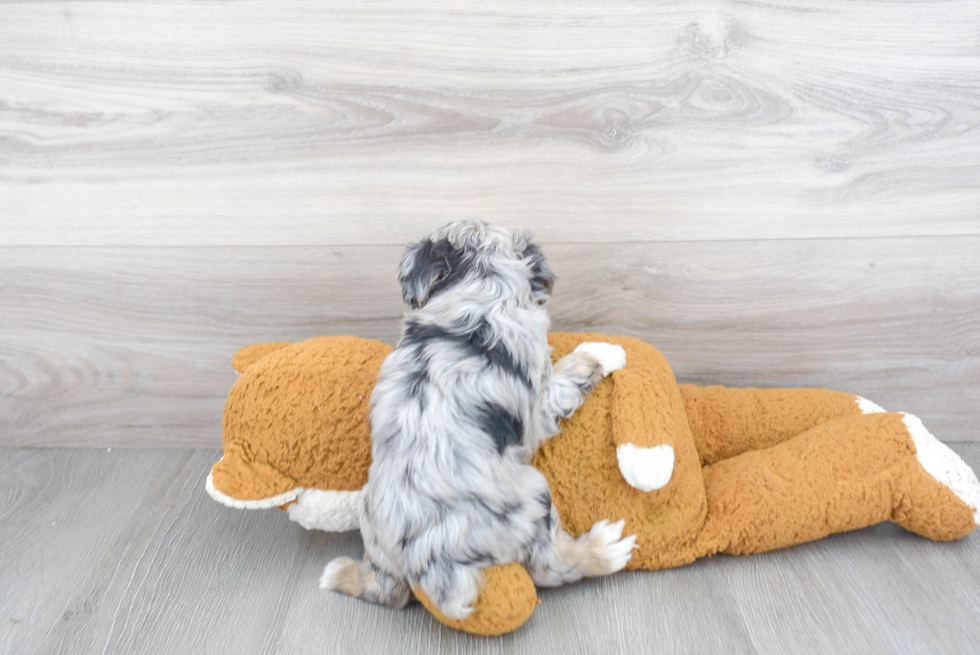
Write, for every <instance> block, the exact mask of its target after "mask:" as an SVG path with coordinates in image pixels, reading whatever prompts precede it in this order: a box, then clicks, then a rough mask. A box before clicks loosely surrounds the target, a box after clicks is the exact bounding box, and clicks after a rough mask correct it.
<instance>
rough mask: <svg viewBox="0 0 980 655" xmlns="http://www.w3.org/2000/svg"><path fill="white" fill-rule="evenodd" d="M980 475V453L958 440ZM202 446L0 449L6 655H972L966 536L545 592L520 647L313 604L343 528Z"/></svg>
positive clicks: (976, 549)
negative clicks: (248, 494) (215, 486)
mask: <svg viewBox="0 0 980 655" xmlns="http://www.w3.org/2000/svg"><path fill="white" fill-rule="evenodd" d="M952 446H953V448H954V450H956V451H957V452H959V453H960V454H961V455H962V456H963V457H964V459H966V461H967V462H968V463H969V464H970V465H971V466H973V468H974V469H977V470H980V444H976V443H970V444H962V443H960V444H952ZM217 457H219V453H218V452H217V451H214V450H178V449H171V450H121V449H112V450H111V451H107V450H36V449H22V450H17V449H13V450H3V451H0V652H2V653H8V654H10V655H23V654H26V653H43V654H45V655H48V654H52V653H235V654H247V653H289V654H295V653H360V652H366V653H433V652H446V653H511V652H519V653H525V652H527V653H542V654H544V653H556V654H557V653H606V652H608V653H623V652H631V653H658V654H659V653H712V654H713V653H845V652H846V653H885V652H900V653H969V652H976V650H977V644H978V643H980V534H978V533H974V534H972V535H970V536H969V537H967V538H965V539H963V540H961V541H958V542H954V543H948V544H940V543H934V542H930V541H927V540H924V539H921V538H919V537H916V536H914V535H911V534H909V533H906V532H904V531H903V530H901V529H900V528H897V527H895V526H892V525H890V524H884V525H880V526H876V527H874V528H870V529H866V530H862V531H858V532H853V533H848V534H842V535H835V536H832V537H829V538H827V539H824V540H821V541H818V542H814V543H810V544H804V545H802V546H797V547H794V548H789V549H786V550H782V551H777V552H773V553H767V554H762V555H753V556H750V557H727V556H719V557H714V558H711V559H708V560H702V561H699V562H696V563H695V564H693V565H691V566H687V567H684V568H680V569H674V570H670V571H660V572H629V573H620V574H616V575H614V576H612V577H610V578H606V579H601V580H593V581H586V582H583V583H579V584H575V585H571V586H568V587H565V588H562V589H557V590H547V591H542V592H541V594H540V595H541V600H542V604H541V605H540V607H539V608H538V609H537V611H536V612H535V614H534V615H533V616H532V618H531V620H530V621H529V622H528V623H527V624H526V625H525V626H523V627H522V628H521V629H520V630H519V631H518V632H516V633H514V634H512V635H509V636H505V637H502V638H495V639H485V638H476V637H471V636H468V635H465V634H462V633H458V632H454V631H451V630H448V629H447V628H445V627H443V626H442V625H441V624H439V623H437V622H436V621H434V620H433V619H432V617H431V616H429V615H428V614H427V613H426V612H425V611H423V610H422V609H421V608H420V607H419V606H418V605H415V606H411V607H410V608H409V609H407V610H405V611H394V610H387V609H382V608H378V607H375V606H372V605H368V604H366V603H362V602H360V601H355V600H351V599H349V598H347V597H343V596H339V595H336V594H333V593H328V592H324V591H321V590H319V589H318V588H317V581H318V579H319V575H320V572H321V570H322V567H323V566H324V564H325V563H326V562H327V561H328V560H330V559H331V558H332V557H335V556H337V555H341V554H346V555H358V554H359V553H360V552H361V548H362V547H361V542H360V538H359V536H358V535H357V534H356V533H346V534H328V533H322V532H308V531H306V530H304V529H303V528H301V527H299V526H297V525H296V524H294V523H290V522H289V521H288V519H287V517H286V516H285V515H284V514H283V513H281V512H278V511H275V510H268V511H258V512H248V511H241V510H231V509H228V508H225V507H223V506H221V505H218V504H217V503H215V502H214V501H212V500H211V499H210V498H209V497H208V496H207V495H206V494H205V493H204V490H203V485H204V479H205V477H206V475H207V472H208V470H209V469H210V465H211V464H212V463H213V462H214V461H215V459H216V458H217Z"/></svg>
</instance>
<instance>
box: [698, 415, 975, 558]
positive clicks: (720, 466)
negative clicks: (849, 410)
mask: <svg viewBox="0 0 980 655" xmlns="http://www.w3.org/2000/svg"><path fill="white" fill-rule="evenodd" d="M703 471H704V483H705V489H706V493H707V500H708V519H707V521H706V522H705V526H704V530H703V531H702V533H701V535H700V536H699V537H698V540H697V542H698V543H697V544H696V546H695V549H696V551H697V552H696V556H703V555H710V554H712V553H717V552H725V553H731V554H747V553H756V552H762V551H767V550H772V549H775V548H782V547H785V546H790V545H793V544H797V543H802V542H805V541H810V540H812V539H818V538H821V537H824V536H826V535H828V534H832V533H835V532H843V531H846V530H855V529H858V528H863V527H866V526H869V525H874V524H875V523H879V522H881V521H887V520H890V521H893V522H895V523H897V524H899V525H901V526H903V527H904V528H906V529H908V530H910V531H912V532H915V533H917V534H920V535H922V536H925V537H928V538H930V539H935V540H944V541H945V540H951V539H957V538H959V537H963V536H964V535H966V534H967V533H969V532H970V531H971V530H973V529H974V528H975V527H976V526H977V524H978V522H980V512H978V506H980V483H978V482H977V478H976V476H975V475H974V473H973V471H972V470H971V469H970V467H969V466H967V465H966V463H964V462H963V460H961V459H960V458H959V457H958V456H957V455H956V454H955V453H953V451H951V450H950V449H949V448H948V447H946V446H945V445H943V444H942V443H941V442H939V441H938V440H936V439H935V438H934V437H933V436H932V435H930V434H929V433H928V432H927V431H926V430H925V428H924V427H922V423H921V422H919V420H918V419H916V418H915V417H913V416H910V415H906V414H897V413H896V414H892V413H876V414H869V415H858V416H852V417H848V418H843V419H837V420H834V421H829V422H826V423H823V424H821V425H819V426H817V427H815V428H813V429H811V430H809V431H807V432H806V433H804V434H801V435H799V436H797V437H795V438H793V439H789V440H787V441H784V442H783V443H781V444H778V445H776V446H773V447H771V448H767V449H765V450H757V451H750V452H746V453H744V454H742V455H738V456H736V457H732V458H730V459H726V460H723V461H720V462H718V463H717V464H713V465H711V466H706V467H705V468H704V470H703Z"/></svg>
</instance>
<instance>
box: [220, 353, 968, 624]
mask: <svg viewBox="0 0 980 655" xmlns="http://www.w3.org/2000/svg"><path fill="white" fill-rule="evenodd" d="M584 341H606V342H610V343H616V344H619V345H621V346H623V348H625V350H626V368H625V369H623V370H620V371H616V372H614V373H613V374H612V375H611V376H610V377H609V378H607V379H606V380H605V381H603V382H602V383H600V384H599V386H598V387H597V388H596V390H595V391H594V392H593V393H592V396H591V397H590V398H589V399H588V400H587V401H586V402H585V404H583V405H582V407H581V408H579V410H578V411H577V412H576V413H575V415H574V416H573V417H572V418H571V419H569V420H567V421H565V422H564V423H563V426H562V427H563V429H562V432H561V433H560V434H559V435H557V436H556V437H554V438H553V439H551V440H550V441H548V442H546V443H545V444H544V445H543V446H542V447H541V449H540V450H539V451H538V453H537V455H536V456H535V458H534V465H535V466H536V467H538V468H539V469H540V470H541V471H542V473H544V475H545V476H547V478H548V481H549V483H550V485H551V495H552V498H553V500H554V503H555V505H556V506H557V507H558V511H559V513H560V514H561V520H562V523H563V525H564V526H565V529H566V530H568V531H569V532H570V533H572V534H574V535H577V534H580V533H582V532H586V531H588V530H589V528H590V527H591V526H592V524H593V523H595V522H596V521H598V520H601V519H610V520H618V519H620V518H625V519H626V527H625V530H624V534H635V535H636V538H637V541H636V543H637V550H636V551H635V552H634V555H633V558H632V560H630V562H629V564H628V565H627V568H628V569H651V570H652V569H662V568H668V567H673V566H681V565H683V564H688V563H690V562H692V561H694V560H695V559H697V558H699V557H705V556H708V555H713V554H715V553H729V554H749V553H758V552H763V551H767V550H772V549H775V548H782V547H785V546H790V545H793V544H798V543H802V542H805V541H810V540H813V539H819V538H820V537H824V536H826V535H828V534H831V533H835V532H843V531H846V530H855V529H857V528H863V527H866V526H869V525H873V524H875V523H879V522H881V521H892V522H894V523H897V524H898V525H901V526H902V527H904V528H905V529H907V530H910V531H912V532H915V533H916V534H919V535H922V536H924V537H927V538H929V539H935V540H941V541H946V540H952V539H958V538H960V537H963V536H965V535H966V534H968V533H969V532H970V531H971V530H973V529H974V528H975V527H976V526H977V524H978V523H980V511H978V507H980V483H978V481H977V477H976V475H975V474H974V473H973V471H972V470H971V469H970V467H969V466H967V465H966V463H964V462H963V461H962V460H961V459H960V458H959V457H958V456H957V455H956V454H955V453H954V452H953V451H951V450H950V449H949V448H947V447H946V446H945V445H943V444H942V443H941V442H939V441H938V440H936V439H935V438H934V437H933V436H932V435H931V434H929V432H928V431H927V430H926V429H925V427H924V426H923V425H922V423H921V422H920V421H919V420H918V419H917V418H915V417H914V416H911V415H908V414H901V413H886V412H884V411H883V410H882V409H881V408H879V407H877V406H876V405H874V404H873V403H870V402H869V401H866V400H864V399H863V398H859V397H857V396H852V395H849V394H845V393H841V392H837V391H827V390H819V389H771V390H761V389H727V388H724V387H695V386H691V385H678V384H677V382H676V381H675V379H674V375H673V373H672V371H671V369H670V367H669V366H668V364H667V362H666V360H665V359H664V357H663V355H661V354H660V352H659V351H657V350H656V349H654V348H653V347H651V346H649V345H648V344H646V343H643V342H642V341H638V340H636V339H631V338H628V337H607V336H604V335H599V334H552V335H550V342H551V345H552V346H553V347H554V352H553V353H552V357H553V358H554V359H555V360H557V359H558V358H559V357H561V356H562V355H565V354H567V353H569V352H571V351H572V350H573V349H574V348H575V346H577V345H578V344H579V343H582V342H584ZM390 351H391V347H390V346H387V345H385V344H383V343H381V342H378V341H372V340H367V339H361V338H357V337H320V338H316V339H310V340H309V341H304V342H301V343H295V344H289V343H285V342H280V343H271V344H258V345H254V346H249V347H247V348H244V349H242V350H241V351H239V352H238V353H237V354H236V355H235V357H234V360H233V365H234V366H235V368H236V369H237V370H238V371H239V372H240V373H241V374H242V375H241V377H240V378H239V380H238V382H237V383H236V384H235V386H234V388H233V389H232V390H231V393H230V394H229V396H228V401H227V403H226V405H225V414H224V424H223V432H224V434H223V444H224V457H223V458H222V459H221V460H220V461H219V462H218V463H216V464H215V465H214V467H213V469H212V472H211V475H210V476H208V483H207V489H208V492H209V493H210V494H211V495H212V496H213V497H214V498H215V499H216V500H218V501H219V502H221V503H223V504H226V505H228V506H231V507H236V508H248V509H260V508H268V507H281V508H285V509H287V511H288V512H289V516H290V518H292V519H293V520H295V521H297V522H299V523H300V524H301V525H303V526H304V527H307V528H318V529H323V530H334V531H342V530H354V529H357V509H356V507H357V506H356V501H357V492H358V490H359V489H360V488H361V487H362V486H363V485H364V483H365V482H366V481H367V473H368V466H369V464H370V458H371V443H370V426H369V422H368V407H369V398H370V394H371V389H372V388H373V386H374V382H375V379H376V376H377V372H378V369H379V368H380V366H381V362H382V360H383V359H384V358H385V356H386V355H387V354H388V353H389V352H390ZM416 596H417V597H418V598H419V600H420V601H421V602H422V603H423V604H424V605H426V607H428V608H429V609H430V610H431V611H433V612H434V613H435V615H436V616H437V617H438V618H439V620H440V621H442V622H443V623H445V624H446V625H449V626H451V627H454V628H458V629H461V630H465V631H467V632H472V633H475V634H483V635H497V634H503V633H506V632H510V631H512V630H515V629H516V628H518V627H519V626H520V625H521V624H523V623H524V621H526V620H527V618H528V617H529V616H530V615H531V612H533V610H534V607H535V606H536V604H537V596H536V593H535V589H534V585H533V583H532V582H531V579H530V576H528V574H527V573H526V571H524V569H523V568H522V567H521V566H520V565H519V564H517V563H513V564H509V565H506V566H494V567H490V568H488V569H486V570H485V571H484V585H483V587H482V589H481V592H480V597H479V598H478V600H477V603H476V611H475V612H474V613H473V614H472V615H470V616H469V617H468V618H466V619H465V620H462V621H458V620H452V619H448V618H446V617H444V616H441V615H440V613H439V612H438V610H435V609H434V608H433V607H432V605H431V604H430V603H429V602H428V599H427V598H425V596H424V594H421V592H420V591H416Z"/></svg>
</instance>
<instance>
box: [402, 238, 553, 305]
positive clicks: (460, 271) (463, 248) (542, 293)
mask: <svg viewBox="0 0 980 655" xmlns="http://www.w3.org/2000/svg"><path fill="white" fill-rule="evenodd" d="M491 278H497V279H498V281H501V280H502V281H505V282H507V283H509V285H510V286H513V287H514V288H513V289H512V291H513V292H514V293H516V294H519V295H522V296H524V295H526V296H527V298H528V300H529V302H533V303H535V304H538V305H543V304H544V303H545V302H547V300H548V298H550V297H551V290H552V288H553V286H554V281H555V276H554V274H553V273H552V272H551V268H549V266H548V262H547V261H546V260H545V257H544V254H543V253H542V252H541V249H540V248H539V247H538V246H537V244H535V243H534V242H533V241H531V237H530V235H529V234H527V233H526V232H518V233H516V234H513V235H512V234H511V233H510V232H508V231H507V230H505V229H504V228H502V227H497V226H494V225H488V224H486V223H484V222H483V221H478V220H467V221H456V222H453V223H449V224H448V225H444V226H443V227H441V228H439V229H438V230H436V231H435V232H433V233H432V234H430V235H429V236H427V237H426V238H424V239H422V240H421V241H419V242H418V243H414V244H412V245H411V246H409V247H408V250H406V251H405V255H404V257H402V261H401V265H400V266H399V269H398V281H399V282H400V283H401V285H402V298H403V299H404V300H405V302H406V303H408V305H409V306H410V307H412V308H413V309H419V308H420V307H424V306H425V304H426V303H428V302H429V300H431V299H432V298H434V297H436V296H437V295H439V294H441V293H443V292H445V291H447V290H448V289H452V288H457V287H459V286H460V285H461V284H463V283H468V284H474V285H477V286H475V287H474V289H476V288H478V287H479V286H482V285H486V284H489V280H490V279H491Z"/></svg>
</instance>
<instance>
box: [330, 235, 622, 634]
mask: <svg viewBox="0 0 980 655" xmlns="http://www.w3.org/2000/svg"><path fill="white" fill-rule="evenodd" d="M398 279H399V281H400V282H401V285H402V294H403V297H404V300H405V302H406V303H408V305H409V306H411V308H412V310H413V311H411V312H409V313H408V314H407V315H406V317H405V320H404V324H403V332H402V339H401V341H400V342H399V344H398V346H397V347H396V348H395V349H394V351H393V352H392V353H391V354H390V355H389V356H388V358H387V359H386V360H385V361H384V363H383V364H382V366H381V370H380V372H379V374H378V382H377V385H376V386H375V388H374V391H373V393H372V395H371V441H372V450H371V457H372V461H371V468H370V471H369V474H368V482H367V485H366V486H365V487H364V491H363V493H362V494H361V506H360V515H359V518H360V528H361V535H362V536H363V538H364V546H365V551H366V553H365V555H364V559H362V560H361V561H359V562H357V561H355V560H352V559H350V558H339V559H336V560H334V561H332V562H331V563H330V564H329V565H328V566H327V568H326V570H325V571H324V573H323V577H322V578H321V584H320V586H321V587H325V588H329V589H334V590H337V591H341V592H343V593H346V594H349V595H351V596H356V597H359V598H363V599H365V600H369V601H371V602H375V603H380V604H383V605H391V606H394V607H399V608H400V607H404V606H405V604H406V603H408V602H409V600H410V598H411V590H412V589H413V588H419V587H420V588H421V589H422V590H423V591H424V592H425V593H426V595H427V596H428V597H429V598H430V599H431V600H432V602H433V603H434V604H435V605H436V606H437V607H438V608H439V609H440V610H441V611H442V613H443V614H445V615H446V616H448V617H451V618H456V619H461V618H465V617H467V616H468V615H469V614H470V613H471V612H472V611H473V602H474V601H475V600H476V597H477V594H478V592H479V588H480V582H481V580H482V573H481V571H482V569H483V568H485V567H487V566H490V565H492V564H505V563H508V562H513V561H518V562H521V563H522V564H523V565H524V566H525V567H526V568H527V570H528V572H529V573H530V575H531V577H532V578H533V580H534V582H535V583H536V584H537V585H539V586H558V585H562V584H565V583H568V582H573V581H575V580H578V579H580V578H582V577H583V576H600V575H607V574H609V573H613V572H615V571H618V570H620V569H621V568H623V567H624V566H625V565H626V563H627V562H628V561H629V559H630V557H631V556H632V550H633V547H634V544H635V542H636V538H635V537H632V536H631V537H627V538H622V532H623V521H619V522H618V523H610V522H608V521H600V522H598V523H596V524H595V525H594V526H593V527H592V529H591V530H590V531H589V532H588V533H586V534H583V535H581V536H580V537H578V538H575V537H572V536H571V535H570V534H568V533H567V532H565V531H564V530H563V529H562V527H561V524H560V520H559V517H558V512H557V510H556V509H555V506H554V505H553V504H552V502H551V494H550V492H549V489H548V482H547V480H546V479H545V477H544V476H543V475H542V474H541V473H540V472H539V471H538V470H537V469H535V468H534V467H533V466H531V465H530V463H529V462H530V459H531V456H532V455H533V454H534V451H535V450H536V449H537V447H538V446H539V445H540V444H541V443H542V442H543V441H544V440H546V439H548V438H550V437H552V436H553V435H555V434H556V433H557V432H558V426H559V421H560V419H561V418H562V417H568V416H571V415H572V413H573V412H574V411H575V410H576V409H577V408H578V407H579V406H580V405H581V403H582V401H583V400H584V398H585V396H586V395H587V394H588V393H590V392H591V391H592V389H593V387H595V385H596V384H597V383H598V381H599V380H600V379H602V377H603V376H604V375H608V374H609V373H610V372H611V371H612V370H615V369H617V368H621V367H622V366H624V365H625V359H626V355H625V352H624V351H623V349H622V348H620V347H619V346H613V345H611V344H582V346H580V347H579V348H577V349H576V351H575V352H574V353H571V354H569V355H567V356H565V357H563V358H562V359H561V360H559V361H558V362H557V364H555V366H554V368H552V365H551V359H550V352H551V348H550V347H549V346H548V340H547V333H548V327H549V322H550V320H549V317H548V313H547V311H546V310H545V308H544V304H545V302H546V301H547V300H548V299H549V297H550V295H551V290H552V286H553V284H554V276H553V274H552V272H551V269H550V268H549V267H548V264H547V262H546V261H545V258H544V255H543V254H542V253H541V250H540V249H539V248H538V247H537V246H536V245H535V244H534V243H533V242H531V241H530V239H529V237H528V235H526V234H523V233H517V234H514V235H513V236H512V235H511V234H510V233H509V232H508V231H506V230H504V229H502V228H499V227H494V226H490V225H487V224H485V223H482V222H479V221H460V222H455V223H450V224H449V225H446V226H444V227H442V228H440V229H439V230H437V231H436V232H435V233H434V234H432V235H431V236H429V237H428V238H426V239H423V240H422V241H421V242H419V243H416V244H414V245H412V246H410V247H409V248H408V250H407V252H406V253H405V256H404V258H403V259H402V261H401V266H400V269H399V273H398Z"/></svg>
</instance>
